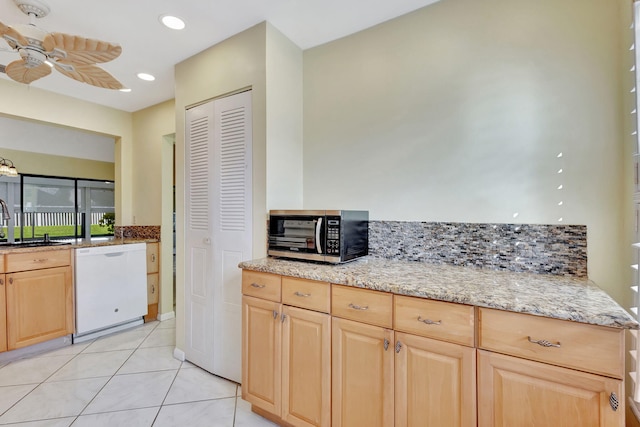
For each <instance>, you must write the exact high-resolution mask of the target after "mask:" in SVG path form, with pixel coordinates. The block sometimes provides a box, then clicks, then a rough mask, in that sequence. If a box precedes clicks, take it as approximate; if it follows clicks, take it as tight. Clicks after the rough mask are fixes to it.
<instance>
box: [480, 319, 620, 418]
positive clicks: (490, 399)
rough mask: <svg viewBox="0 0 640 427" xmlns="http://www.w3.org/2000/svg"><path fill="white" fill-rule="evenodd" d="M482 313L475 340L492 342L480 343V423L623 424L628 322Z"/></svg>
mask: <svg viewBox="0 0 640 427" xmlns="http://www.w3.org/2000/svg"><path fill="white" fill-rule="evenodd" d="M478 317H479V328H478V347H480V348H482V349H484V350H490V351H484V350H478V363H479V368H478V399H479V409H478V417H479V424H478V425H479V426H481V427H493V426H497V427H503V426H504V427H507V426H514V425H527V426H531V427H543V426H549V425H561V426H567V427H571V426H575V427H588V426H594V427H596V426H597V427H605V426H606V427H612V426H623V425H624V414H625V411H624V403H625V402H624V384H623V381H622V378H623V375H624V365H623V363H622V361H623V358H622V354H623V353H622V352H623V349H624V335H623V334H624V331H623V330H620V329H613V328H605V327H600V326H594V325H586V324H579V323H574V322H569V321H565V320H557V319H548V318H542V317H536V316H531V315H527V314H519V313H510V312H505V311H499V310H493V309H486V308H480V309H479V314H478ZM498 353H502V354H498ZM542 362H544V363H542ZM554 365H556V366H554Z"/></svg>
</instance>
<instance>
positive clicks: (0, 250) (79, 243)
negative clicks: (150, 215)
mask: <svg viewBox="0 0 640 427" xmlns="http://www.w3.org/2000/svg"><path fill="white" fill-rule="evenodd" d="M52 242H54V244H52V245H42V246H29V245H28V244H27V245H26V246H25V247H21V246H20V245H19V244H16V245H8V246H0V255H2V254H5V253H10V252H21V253H24V252H41V251H51V250H63V249H75V248H88V247H96V246H111V245H128V244H132V243H155V242H158V239H134V238H114V237H109V238H106V239H70V240H64V242H65V243H67V244H56V242H57V241H56V240H55V239H52Z"/></svg>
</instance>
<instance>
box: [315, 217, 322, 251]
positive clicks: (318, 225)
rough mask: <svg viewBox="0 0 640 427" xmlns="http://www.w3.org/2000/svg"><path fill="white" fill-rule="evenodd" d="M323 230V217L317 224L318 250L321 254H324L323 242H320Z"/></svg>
mask: <svg viewBox="0 0 640 427" xmlns="http://www.w3.org/2000/svg"><path fill="white" fill-rule="evenodd" d="M321 228H322V217H320V218H318V222H317V223H316V250H317V251H318V253H319V254H321V253H322V241H321V240H320V230H321Z"/></svg>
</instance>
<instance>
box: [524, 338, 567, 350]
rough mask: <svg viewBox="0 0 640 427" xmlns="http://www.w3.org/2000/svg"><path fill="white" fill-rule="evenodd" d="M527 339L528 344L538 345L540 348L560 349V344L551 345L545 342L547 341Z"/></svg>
mask: <svg viewBox="0 0 640 427" xmlns="http://www.w3.org/2000/svg"><path fill="white" fill-rule="evenodd" d="M527 339H528V340H529V342H530V343H533V344H538V345H540V346H542V347H555V348H560V343H559V342H558V343H555V344H554V343H552V342H551V341H547V340H534V339H532V338H531V337H527Z"/></svg>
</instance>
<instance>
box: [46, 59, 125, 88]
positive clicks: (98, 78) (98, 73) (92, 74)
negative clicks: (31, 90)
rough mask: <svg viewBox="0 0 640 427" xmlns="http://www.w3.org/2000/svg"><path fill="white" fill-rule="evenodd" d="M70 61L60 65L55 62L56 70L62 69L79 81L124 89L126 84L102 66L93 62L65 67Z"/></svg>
mask: <svg viewBox="0 0 640 427" xmlns="http://www.w3.org/2000/svg"><path fill="white" fill-rule="evenodd" d="M67 62H68V61H65V62H64V63H62V64H60V65H58V64H57V63H54V64H55V67H56V70H58V71H60V72H61V73H62V74H64V75H65V76H67V77H71V78H72V79H75V80H78V81H79V82H83V83H87V84H90V85H92V86H97V87H101V88H105V89H123V88H124V86H123V85H122V83H120V82H119V81H118V80H116V78H115V77H113V76H112V75H111V74H109V73H108V72H107V71H105V70H103V69H102V68H100V67H98V66H96V65H91V64H71V65H73V69H68V68H69V67H64V68H63V66H64V65H69V64H67Z"/></svg>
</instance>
